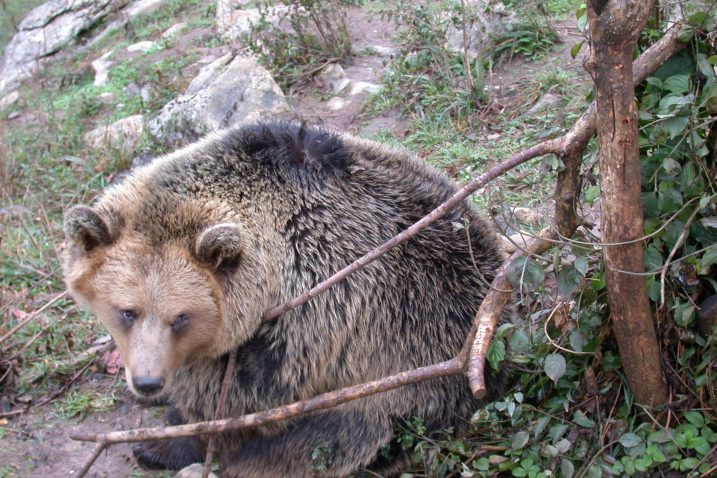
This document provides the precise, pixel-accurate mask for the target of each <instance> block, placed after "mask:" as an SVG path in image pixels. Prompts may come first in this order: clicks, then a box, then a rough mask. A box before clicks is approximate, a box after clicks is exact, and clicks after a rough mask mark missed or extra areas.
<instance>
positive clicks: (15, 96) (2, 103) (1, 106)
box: [0, 90, 20, 111]
mask: <svg viewBox="0 0 717 478" xmlns="http://www.w3.org/2000/svg"><path fill="white" fill-rule="evenodd" d="M19 99H20V93H19V92H18V91H17V90H15V91H13V92H12V93H10V94H8V95H6V96H3V97H2V99H0V111H4V110H6V109H8V108H9V107H10V106H12V105H14V104H15V103H17V100H19Z"/></svg>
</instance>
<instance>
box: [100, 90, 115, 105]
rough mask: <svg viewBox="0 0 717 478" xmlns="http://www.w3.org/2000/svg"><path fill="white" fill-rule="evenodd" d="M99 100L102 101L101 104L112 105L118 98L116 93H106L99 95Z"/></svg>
mask: <svg viewBox="0 0 717 478" xmlns="http://www.w3.org/2000/svg"><path fill="white" fill-rule="evenodd" d="M97 99H98V100H100V103H102V104H103V105H111V104H112V103H114V102H115V99H116V97H115V94H114V93H112V92H110V91H106V92H104V93H100V94H99V95H97Z"/></svg>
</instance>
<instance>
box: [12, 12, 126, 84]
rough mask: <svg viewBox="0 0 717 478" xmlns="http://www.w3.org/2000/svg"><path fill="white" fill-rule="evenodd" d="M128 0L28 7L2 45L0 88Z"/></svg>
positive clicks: (23, 76) (14, 81) (15, 81)
mask: <svg viewBox="0 0 717 478" xmlns="http://www.w3.org/2000/svg"><path fill="white" fill-rule="evenodd" d="M127 3H128V0H50V1H49V2H47V3H45V4H43V5H40V6H39V7H37V8H35V9H33V10H32V11H30V13H29V14H28V15H27V16H26V17H25V19H24V20H23V21H22V22H21V23H20V25H19V26H18V32H17V33H16V34H15V35H13V37H12V38H11V39H10V42H9V43H8V44H7V46H6V48H5V55H4V57H3V60H2V65H1V66H0V92H3V91H7V90H9V89H11V88H14V87H16V86H17V85H19V84H20V83H21V82H22V81H24V80H26V79H28V78H30V77H31V76H32V75H33V74H34V73H36V72H37V71H39V69H40V68H41V66H42V61H43V59H44V58H46V57H47V56H49V55H52V54H53V53H56V52H57V51H59V50H60V49H61V48H63V47H64V46H65V45H67V44H69V43H71V42H73V41H74V40H75V38H77V36H78V35H80V34H81V33H82V32H84V31H87V30H88V29H89V28H91V27H92V26H94V25H95V24H97V23H98V22H99V21H100V20H102V19H103V18H104V17H106V16H107V15H108V14H109V13H110V12H113V11H116V10H117V9H119V8H121V7H123V6H125V5H126V4H127Z"/></svg>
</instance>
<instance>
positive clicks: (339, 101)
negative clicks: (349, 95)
mask: <svg viewBox="0 0 717 478" xmlns="http://www.w3.org/2000/svg"><path fill="white" fill-rule="evenodd" d="M348 104H349V102H348V101H347V100H345V99H343V98H341V97H340V96H334V97H333V98H331V99H330V100H329V101H328V102H327V103H326V106H328V107H329V109H330V110H331V111H339V110H341V109H343V108H344V107H345V106H346V105H348Z"/></svg>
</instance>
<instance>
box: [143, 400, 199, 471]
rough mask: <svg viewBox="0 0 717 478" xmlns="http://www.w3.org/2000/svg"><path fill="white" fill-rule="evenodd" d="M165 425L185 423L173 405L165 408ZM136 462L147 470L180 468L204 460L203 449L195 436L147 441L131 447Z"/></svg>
mask: <svg viewBox="0 0 717 478" xmlns="http://www.w3.org/2000/svg"><path fill="white" fill-rule="evenodd" d="M165 421H166V423H167V425H183V424H184V423H186V420H184V417H182V414H181V412H180V411H179V410H178V409H177V408H176V407H173V406H170V407H169V408H168V409H167V414H166V417H165ZM132 452H133V453H134V456H135V458H136V459H137V463H139V465H140V466H141V467H142V468H144V469H147V470H163V469H166V470H181V469H182V468H184V467H185V466H189V465H191V464H192V463H198V462H202V461H204V449H203V447H202V445H201V443H200V441H199V440H198V439H197V438H196V437H186V438H174V439H171V440H161V441H147V442H142V443H138V444H137V445H135V446H134V447H132Z"/></svg>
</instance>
